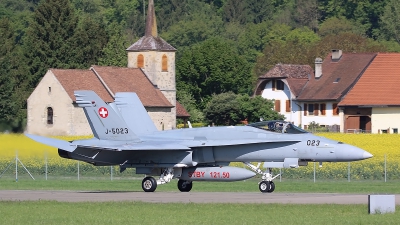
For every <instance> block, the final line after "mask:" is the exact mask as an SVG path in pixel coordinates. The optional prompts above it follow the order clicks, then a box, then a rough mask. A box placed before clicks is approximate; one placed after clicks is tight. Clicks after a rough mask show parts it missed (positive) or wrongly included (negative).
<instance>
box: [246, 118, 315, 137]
mask: <svg viewBox="0 0 400 225" xmlns="http://www.w3.org/2000/svg"><path fill="white" fill-rule="evenodd" d="M247 126H252V127H255V128H259V129H263V130H268V131H271V132H276V133H287V134H303V133H308V132H307V131H305V130H303V129H301V128H299V127H297V126H295V125H293V124H291V123H289V122H286V121H283V120H270V121H261V122H257V123H251V124H248V125H247Z"/></svg>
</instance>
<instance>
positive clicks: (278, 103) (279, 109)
mask: <svg viewBox="0 0 400 225" xmlns="http://www.w3.org/2000/svg"><path fill="white" fill-rule="evenodd" d="M275 111H277V112H281V100H275Z"/></svg>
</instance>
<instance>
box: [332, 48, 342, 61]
mask: <svg viewBox="0 0 400 225" xmlns="http://www.w3.org/2000/svg"><path fill="white" fill-rule="evenodd" d="M341 57H342V50H339V49H332V61H335V62H337V61H339V60H340V58H341Z"/></svg>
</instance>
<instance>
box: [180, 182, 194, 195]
mask: <svg viewBox="0 0 400 225" xmlns="http://www.w3.org/2000/svg"><path fill="white" fill-rule="evenodd" d="M192 187H193V182H192V181H187V180H179V181H178V189H179V190H180V191H181V192H189V191H190V190H192Z"/></svg>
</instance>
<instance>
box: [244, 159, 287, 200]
mask: <svg viewBox="0 0 400 225" xmlns="http://www.w3.org/2000/svg"><path fill="white" fill-rule="evenodd" d="M243 163H244V164H245V165H246V166H248V167H249V168H250V169H251V170H253V171H254V172H256V173H258V174H261V175H262V177H261V182H260V183H258V189H259V190H260V191H261V192H262V193H272V192H274V190H275V184H274V182H273V180H274V179H275V178H277V177H278V176H280V174H278V175H276V176H274V177H273V176H272V171H271V168H267V169H266V170H265V172H263V171H262V170H261V169H260V165H261V163H258V165H257V166H254V165H253V164H251V163H250V162H243Z"/></svg>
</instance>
